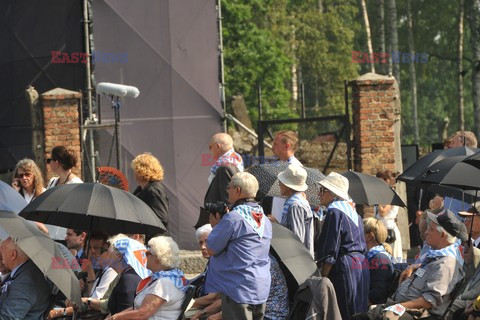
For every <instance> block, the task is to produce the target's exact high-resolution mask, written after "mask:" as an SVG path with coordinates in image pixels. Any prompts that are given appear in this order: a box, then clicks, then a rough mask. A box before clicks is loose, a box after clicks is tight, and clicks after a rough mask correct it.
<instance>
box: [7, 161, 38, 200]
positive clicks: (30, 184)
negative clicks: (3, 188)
mask: <svg viewBox="0 0 480 320" xmlns="http://www.w3.org/2000/svg"><path fill="white" fill-rule="evenodd" d="M12 186H13V187H14V188H15V189H17V190H18V192H20V194H21V195H22V197H23V198H24V199H25V201H27V203H30V201H32V200H33V199H35V198H36V197H38V196H39V195H40V194H42V193H43V192H44V191H45V188H44V187H43V177H42V173H41V172H40V168H38V166H37V164H36V163H35V161H33V160H32V159H27V158H25V159H22V160H20V161H19V162H18V163H17V165H16V166H15V170H14V171H13V183H12Z"/></svg>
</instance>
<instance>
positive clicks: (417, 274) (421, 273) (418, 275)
mask: <svg viewBox="0 0 480 320" xmlns="http://www.w3.org/2000/svg"><path fill="white" fill-rule="evenodd" d="M424 274H425V269H422V268H418V269H417V271H415V275H416V276H417V277H419V278H421V277H423V275H424Z"/></svg>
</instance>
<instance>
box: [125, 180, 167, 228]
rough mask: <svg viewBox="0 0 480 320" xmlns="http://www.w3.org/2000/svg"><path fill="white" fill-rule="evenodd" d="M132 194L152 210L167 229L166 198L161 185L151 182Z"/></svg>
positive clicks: (157, 182)
mask: <svg viewBox="0 0 480 320" xmlns="http://www.w3.org/2000/svg"><path fill="white" fill-rule="evenodd" d="M133 194H134V195H136V196H137V197H139V198H140V199H142V200H143V202H145V203H146V204H147V205H148V206H149V207H150V208H152V210H153V212H155V214H156V215H157V216H158V217H159V218H160V220H162V222H163V224H164V225H165V228H167V227H168V226H167V224H168V197H167V193H166V191H165V187H164V186H163V183H161V182H160V181H151V182H149V183H147V185H146V186H145V188H143V189H142V188H141V187H140V186H138V187H137V189H135V191H133ZM167 230H168V228H167Z"/></svg>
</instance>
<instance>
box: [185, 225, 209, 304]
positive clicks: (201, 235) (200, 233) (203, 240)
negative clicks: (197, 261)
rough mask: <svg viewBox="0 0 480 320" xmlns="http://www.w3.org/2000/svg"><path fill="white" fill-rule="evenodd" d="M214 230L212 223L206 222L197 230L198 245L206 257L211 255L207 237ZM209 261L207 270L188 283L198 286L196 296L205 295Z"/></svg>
mask: <svg viewBox="0 0 480 320" xmlns="http://www.w3.org/2000/svg"><path fill="white" fill-rule="evenodd" d="M210 232H212V225H211V224H204V225H203V226H201V227H200V228H198V229H197V231H195V237H196V238H197V242H198V245H199V246H200V250H201V251H202V255H203V257H204V258H205V259H209V258H210V255H209V254H208V249H207V238H208V235H209V234H210ZM207 269H208V263H207V266H206V267H205V270H204V271H203V272H202V273H201V274H199V275H198V276H197V277H195V278H193V279H190V280H188V283H189V284H191V285H194V286H195V287H196V290H195V296H194V297H195V298H199V297H203V296H205V290H204V285H205V274H206V273H207Z"/></svg>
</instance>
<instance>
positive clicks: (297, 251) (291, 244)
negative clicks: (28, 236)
mask: <svg viewBox="0 0 480 320" xmlns="http://www.w3.org/2000/svg"><path fill="white" fill-rule="evenodd" d="M272 232H273V235H272V241H271V248H272V250H273V254H274V255H275V257H276V258H277V260H278V262H279V264H280V267H281V268H282V271H283V273H284V275H285V277H286V279H287V284H288V289H289V292H296V291H297V287H298V286H299V285H301V284H302V283H304V282H305V280H307V279H308V277H310V276H311V275H312V274H313V273H314V272H315V271H317V264H316V263H315V261H314V260H313V258H312V256H311V255H310V252H309V251H308V249H307V248H306V247H305V246H304V245H303V243H302V242H300V240H299V239H298V237H297V236H296V235H295V234H294V233H293V232H291V231H290V230H288V229H287V228H285V227H283V226H282V225H280V224H279V223H272Z"/></svg>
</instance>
